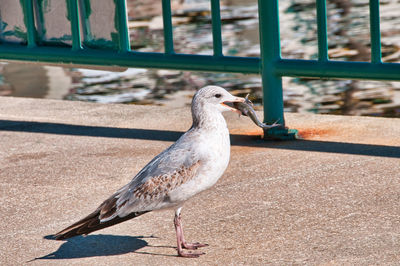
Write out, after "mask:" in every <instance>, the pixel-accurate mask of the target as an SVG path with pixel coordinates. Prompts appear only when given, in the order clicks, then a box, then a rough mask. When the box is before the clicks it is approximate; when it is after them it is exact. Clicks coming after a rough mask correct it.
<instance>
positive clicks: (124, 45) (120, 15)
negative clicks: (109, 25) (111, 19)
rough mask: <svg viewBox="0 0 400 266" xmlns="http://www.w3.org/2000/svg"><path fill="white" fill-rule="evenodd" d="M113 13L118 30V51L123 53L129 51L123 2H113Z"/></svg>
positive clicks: (124, 2)
mask: <svg viewBox="0 0 400 266" xmlns="http://www.w3.org/2000/svg"><path fill="white" fill-rule="evenodd" d="M115 13H116V16H117V19H116V27H117V30H118V50H119V51H120V52H122V53H125V52H128V51H130V50H131V43H130V41H129V28H128V16H127V14H126V1H125V0H116V1H115Z"/></svg>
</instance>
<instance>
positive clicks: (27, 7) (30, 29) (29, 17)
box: [22, 0, 36, 48]
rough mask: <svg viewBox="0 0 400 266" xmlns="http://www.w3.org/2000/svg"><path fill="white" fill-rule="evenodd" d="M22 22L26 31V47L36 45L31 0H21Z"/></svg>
mask: <svg viewBox="0 0 400 266" xmlns="http://www.w3.org/2000/svg"><path fill="white" fill-rule="evenodd" d="M22 8H23V12H24V22H25V27H26V33H27V40H26V41H27V43H28V48H33V47H36V28H35V17H34V11H33V2H32V0H23V1H22Z"/></svg>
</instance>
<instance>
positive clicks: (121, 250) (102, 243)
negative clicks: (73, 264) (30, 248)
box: [34, 235, 154, 260]
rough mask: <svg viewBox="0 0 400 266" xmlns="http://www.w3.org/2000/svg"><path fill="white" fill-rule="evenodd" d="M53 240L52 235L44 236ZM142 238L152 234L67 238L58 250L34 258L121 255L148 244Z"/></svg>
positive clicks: (54, 258)
mask: <svg viewBox="0 0 400 266" xmlns="http://www.w3.org/2000/svg"><path fill="white" fill-rule="evenodd" d="M44 238H45V239H49V240H54V236H52V235H49V236H45V237H44ZM143 238H154V237H153V236H148V237H146V236H118V235H88V236H85V237H83V236H77V237H73V238H70V239H67V240H66V241H65V242H64V243H63V244H62V245H61V246H60V247H59V248H58V250H56V251H54V252H52V253H50V254H47V255H45V256H42V257H39V258H35V259H34V260H59V259H76V258H88V257H97V256H112V255H121V254H126V253H130V252H135V251H137V250H139V249H141V248H143V247H146V246H148V243H147V241H145V240H143Z"/></svg>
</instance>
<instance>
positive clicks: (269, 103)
mask: <svg viewBox="0 0 400 266" xmlns="http://www.w3.org/2000/svg"><path fill="white" fill-rule="evenodd" d="M258 12H259V25H260V49H261V78H262V85H263V105H264V122H265V123H267V124H273V123H275V122H278V123H281V124H282V125H285V119H284V116H283V94H282V93H283V92H282V76H279V75H277V74H276V72H275V64H276V63H277V62H278V61H279V60H280V59H281V48H280V32H279V9H278V0H267V1H266V0H258ZM295 135H296V131H293V130H288V129H286V128H285V129H282V128H272V129H269V130H265V131H264V138H273V139H294V138H295Z"/></svg>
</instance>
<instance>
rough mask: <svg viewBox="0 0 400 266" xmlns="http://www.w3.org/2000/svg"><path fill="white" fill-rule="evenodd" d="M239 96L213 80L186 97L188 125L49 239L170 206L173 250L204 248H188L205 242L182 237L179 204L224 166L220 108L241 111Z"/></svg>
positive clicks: (192, 254)
mask: <svg viewBox="0 0 400 266" xmlns="http://www.w3.org/2000/svg"><path fill="white" fill-rule="evenodd" d="M239 102H240V103H242V102H245V99H244V98H241V97H235V96H233V95H232V94H230V93H229V92H228V91H226V90H225V89H223V88H221V87H218V86H207V87H204V88H202V89H200V90H198V91H197V92H196V94H195V95H194V96H193V100H192V106H191V110H192V119H193V124H192V126H191V128H190V129H189V130H188V131H187V132H186V133H185V134H183V135H182V136H181V137H180V138H179V139H178V140H177V141H176V142H175V143H174V144H172V145H171V146H170V147H169V148H167V149H166V150H164V151H163V152H161V153H160V154H159V155H157V156H156V157H154V158H153V159H152V160H151V161H150V162H149V163H148V164H147V165H146V166H145V167H144V168H143V169H142V170H141V171H140V172H139V173H138V174H137V175H136V176H135V177H134V178H133V179H132V180H131V181H130V182H129V183H128V184H126V185H125V186H123V187H122V188H121V189H119V190H118V191H117V192H115V193H114V194H113V195H111V196H110V197H109V198H108V199H106V200H105V201H104V202H103V203H102V204H100V206H99V207H98V208H97V209H96V210H95V211H94V212H92V213H91V214H89V215H88V216H86V217H85V218H83V219H81V220H80V221H78V222H76V223H74V224H72V225H71V226H69V227H67V228H65V229H64V230H61V231H60V232H58V233H57V234H55V239H56V240H64V239H67V238H70V237H73V236H77V235H87V234H89V233H91V232H93V231H97V230H100V229H103V228H106V227H109V226H112V225H115V224H118V223H121V222H124V221H126V220H129V219H132V218H135V217H138V216H140V215H142V214H145V213H147V212H150V211H155V210H161V209H173V210H175V217H174V226H175V231H176V239H177V251H178V256H180V257H189V258H196V257H199V256H200V255H203V254H205V253H202V252H198V251H194V250H196V249H198V248H200V247H205V246H208V245H207V244H201V243H188V242H186V240H185V237H184V235H183V226H182V221H181V210H182V206H183V204H184V203H185V202H186V201H187V200H188V199H190V198H191V197H193V196H194V195H196V194H198V193H200V192H202V191H204V190H206V189H208V188H210V187H211V186H213V185H214V184H215V183H216V182H217V181H218V179H219V178H220V177H221V176H222V174H223V173H224V171H225V169H226V168H227V166H228V163H229V157H230V139H229V131H228V128H227V125H226V121H225V118H224V117H223V115H222V112H224V111H234V112H237V113H241V112H240V111H239V110H237V109H236V108H234V107H233V106H234V103H239ZM183 249H188V250H190V251H184V250H183Z"/></svg>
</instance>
